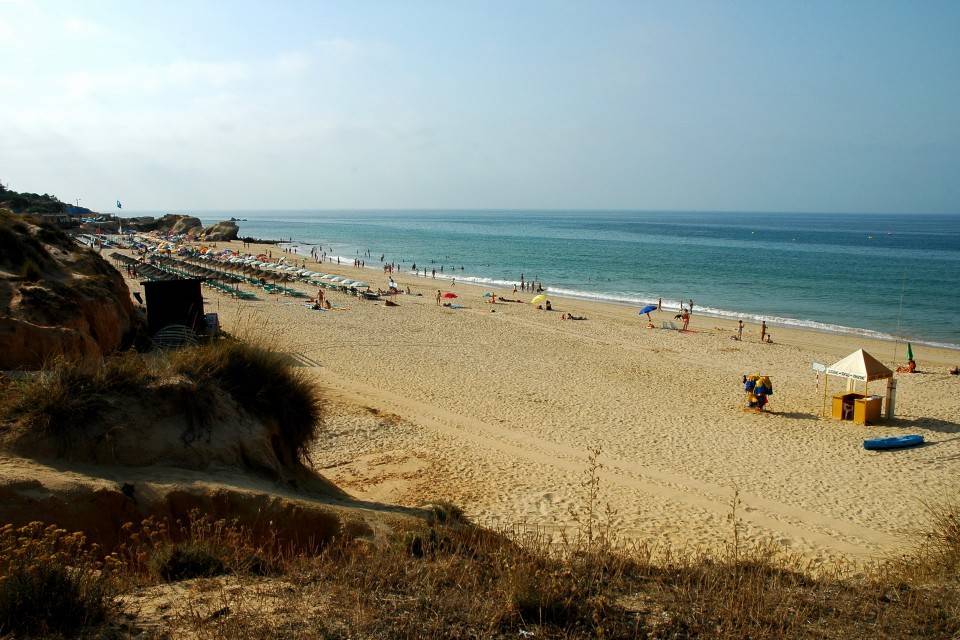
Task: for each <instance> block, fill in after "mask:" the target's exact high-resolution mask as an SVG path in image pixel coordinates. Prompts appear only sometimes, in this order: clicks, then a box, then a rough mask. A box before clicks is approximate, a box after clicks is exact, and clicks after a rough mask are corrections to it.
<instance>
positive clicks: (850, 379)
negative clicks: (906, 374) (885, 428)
mask: <svg viewBox="0 0 960 640" xmlns="http://www.w3.org/2000/svg"><path fill="white" fill-rule="evenodd" d="M824 373H825V374H826V377H827V379H828V380H829V377H830V376H837V377H840V378H846V380H847V393H841V394H837V395H835V396H833V410H832V412H831V413H832V415H833V417H834V419H836V420H850V421H851V422H854V423H856V424H862V425H868V424H876V423H877V422H880V421H881V420H882V419H883V408H884V407H883V404H884V399H883V396H877V395H869V393H870V392H869V391H868V389H867V387H868V386H869V384H870V383H871V382H873V381H875V380H886V381H887V399H886V405H887V406H886V410H887V414H886V417H887V418H892V417H893V404H894V400H895V397H896V395H895V394H896V383H895V381H894V380H893V371H891V370H890V369H888V368H887V367H885V366H884V365H883V364H882V363H881V362H880V361H879V360H877V359H876V358H874V357H873V356H871V355H870V354H869V353H867V352H866V351H864V350H863V349H858V350H857V351H854V352H853V353H851V354H850V355H848V356H847V357H846V358H844V359H842V360H840V361H838V362H835V363H833V365H831V366H829V367H827V368H826V371H825V372H824ZM858 382H862V383H863V393H851V392H852V391H853V388H854V385H855V384H856V383H858ZM827 385H828V383H827V382H824V384H823V400H824V405H826V400H827ZM824 408H826V407H824Z"/></svg>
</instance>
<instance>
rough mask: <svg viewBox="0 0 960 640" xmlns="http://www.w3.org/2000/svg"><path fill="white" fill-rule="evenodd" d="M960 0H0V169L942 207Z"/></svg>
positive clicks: (66, 194) (2, 175) (70, 191)
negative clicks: (269, 0)
mask: <svg viewBox="0 0 960 640" xmlns="http://www.w3.org/2000/svg"><path fill="white" fill-rule="evenodd" d="M958 34H960V2H956V1H953V0H951V1H946V2H938V1H937V0H923V1H922V2H916V1H905V2H888V1H885V0H870V1H866V0H864V1H857V0H845V1H844V2H817V1H811V2H795V1H785V2H778V1H776V0H770V1H762V0H757V1H755V2H736V1H734V0H729V1H726V2H716V1H714V2H693V1H681V2H657V3H648V2H641V1H640V0H632V1H628V2H603V1H600V0H598V1H596V2H583V1H582V0H580V1H577V2H565V1H563V0H553V1H549V2H536V1H525V0H520V1H517V0H513V1H510V2H502V3H500V2H492V1H491V2H466V1H463V2H461V1H457V0H453V1H440V0H438V1H437V2H416V1H414V0H404V1H402V2H395V1H391V2H365V1H363V0H350V1H349V2H348V1H344V2H336V3H335V2H314V1H309V2H292V1H291V2H282V1H273V2H246V1H242V0H232V1H229V2H228V1H226V0H224V1H222V2H203V1H200V0H196V1H193V2H178V1H175V0H174V1H169V0H167V1H164V2H144V1H137V0H129V1H127V0H124V1H116V2H99V1H97V0H84V2H53V1H51V2H32V1H30V0H0V181H2V182H3V183H4V184H7V185H8V186H10V187H11V188H14V189H17V190H20V191H37V192H41V193H43V192H50V193H54V194H56V195H58V196H59V197H60V198H61V199H63V200H65V201H70V202H73V201H75V200H76V199H77V198H79V199H80V204H81V205H84V206H88V207H91V208H93V209H96V210H101V211H110V210H112V209H113V206H114V203H115V201H116V200H117V199H120V200H122V201H123V203H124V208H125V209H127V210H151V211H156V210H171V211H190V210H210V209H223V210H228V209H238V210H240V209H247V210H251V209H314V208H316V209H354V208H356V209H378V208H389V209H403V208H437V209H443V208H457V209H490V208H493V209H643V210H705V211H721V210H736V211H754V210H756V211H810V212H815V211H837V212H898V213H900V212H922V213H933V212H949V213H960V36H958Z"/></svg>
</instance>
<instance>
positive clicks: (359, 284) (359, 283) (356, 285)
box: [353, 280, 370, 288]
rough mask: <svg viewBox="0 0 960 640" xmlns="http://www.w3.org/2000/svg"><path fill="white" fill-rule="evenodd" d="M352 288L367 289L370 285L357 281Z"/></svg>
mask: <svg viewBox="0 0 960 640" xmlns="http://www.w3.org/2000/svg"><path fill="white" fill-rule="evenodd" d="M353 286H355V287H361V288H363V287H369V286H370V285H368V284H367V283H366V282H362V281H360V280H357V281H356V282H354V283H353Z"/></svg>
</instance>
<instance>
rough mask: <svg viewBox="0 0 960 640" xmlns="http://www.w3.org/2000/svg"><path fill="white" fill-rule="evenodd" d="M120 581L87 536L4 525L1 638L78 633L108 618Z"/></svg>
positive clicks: (1, 532) (0, 547)
mask: <svg viewBox="0 0 960 640" xmlns="http://www.w3.org/2000/svg"><path fill="white" fill-rule="evenodd" d="M116 594H117V583H116V581H115V579H114V576H113V573H112V571H111V570H110V565H109V564H104V563H103V562H101V561H99V560H98V559H97V549H96V547H95V546H88V545H87V544H86V540H85V539H84V537H83V535H82V534H79V533H71V534H68V533H67V532H66V531H64V530H62V529H58V528H56V527H55V526H49V527H44V526H43V525H42V524H41V523H38V522H34V523H31V524H29V525H26V526H24V527H20V528H16V529H15V528H13V527H12V526H10V525H7V526H4V527H2V528H0V636H6V634H14V635H15V636H17V637H47V636H49V635H54V634H57V635H65V636H73V635H77V634H79V633H81V632H82V631H84V630H85V629H87V628H89V627H95V626H98V625H100V624H102V623H104V622H106V621H108V620H109V619H110V618H111V617H112V616H113V614H114V613H115V612H116V610H117V604H116V600H115V597H116Z"/></svg>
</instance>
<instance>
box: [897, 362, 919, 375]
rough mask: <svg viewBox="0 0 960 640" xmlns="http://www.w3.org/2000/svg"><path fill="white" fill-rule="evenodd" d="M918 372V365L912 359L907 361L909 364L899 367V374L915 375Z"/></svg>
mask: <svg viewBox="0 0 960 640" xmlns="http://www.w3.org/2000/svg"><path fill="white" fill-rule="evenodd" d="M916 370H917V363H916V362H914V361H913V359H912V358H911V359H910V360H907V364H905V365H901V366H899V367H897V373H913V372H914V371H916Z"/></svg>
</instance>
